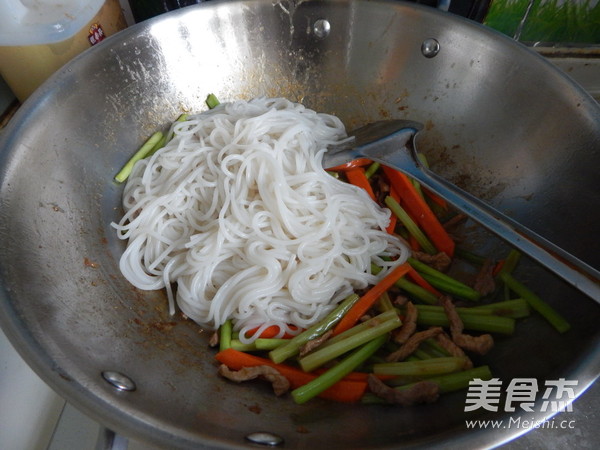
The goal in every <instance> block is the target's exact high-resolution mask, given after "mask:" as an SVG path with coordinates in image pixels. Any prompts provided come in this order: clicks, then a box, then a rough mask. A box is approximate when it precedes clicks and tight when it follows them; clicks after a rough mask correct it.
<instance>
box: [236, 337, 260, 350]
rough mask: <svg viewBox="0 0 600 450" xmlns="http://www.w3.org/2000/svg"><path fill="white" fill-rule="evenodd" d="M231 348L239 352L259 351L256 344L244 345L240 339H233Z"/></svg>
mask: <svg viewBox="0 0 600 450" xmlns="http://www.w3.org/2000/svg"><path fill="white" fill-rule="evenodd" d="M230 347H231V348H232V349H234V350H237V351H239V352H255V351H257V350H258V349H257V348H256V345H255V344H254V342H251V343H249V344H244V343H243V342H242V341H240V340H239V339H232V340H231V345H230Z"/></svg>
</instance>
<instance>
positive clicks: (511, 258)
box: [498, 249, 521, 277]
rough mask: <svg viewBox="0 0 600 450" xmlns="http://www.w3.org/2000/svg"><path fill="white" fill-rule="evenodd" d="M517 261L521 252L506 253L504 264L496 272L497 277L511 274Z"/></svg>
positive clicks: (512, 250) (513, 250) (511, 251)
mask: <svg viewBox="0 0 600 450" xmlns="http://www.w3.org/2000/svg"><path fill="white" fill-rule="evenodd" d="M519 259H521V252H520V251H519V250H515V249H511V250H510V251H509V252H508V256H507V257H506V258H505V259H504V264H503V265H502V268H501V269H500V271H499V272H498V277H499V276H500V274H503V273H508V274H510V273H512V272H513V270H515V268H516V267H517V264H518V263H519Z"/></svg>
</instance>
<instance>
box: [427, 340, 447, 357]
mask: <svg viewBox="0 0 600 450" xmlns="http://www.w3.org/2000/svg"><path fill="white" fill-rule="evenodd" d="M421 347H424V348H425V349H426V350H427V351H428V352H429V353H430V354H432V355H433V356H435V357H436V358H437V357H441V356H452V355H450V353H448V351H447V350H446V349H445V348H444V347H442V346H441V345H440V344H438V343H437V341H435V340H434V339H431V338H430V339H427V340H426V341H424V342H422V343H421Z"/></svg>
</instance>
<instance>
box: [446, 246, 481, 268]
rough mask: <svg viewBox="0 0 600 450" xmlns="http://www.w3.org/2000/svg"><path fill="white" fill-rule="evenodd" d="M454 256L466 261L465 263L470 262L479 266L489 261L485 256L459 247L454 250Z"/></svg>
mask: <svg viewBox="0 0 600 450" xmlns="http://www.w3.org/2000/svg"><path fill="white" fill-rule="evenodd" d="M454 256H456V257H457V258H461V259H464V260H465V261H468V262H470V263H472V264H475V265H477V266H481V265H483V263H484V262H485V261H486V259H487V258H486V257H485V256H481V255H478V254H476V253H473V252H470V251H469V250H466V249H464V248H462V247H459V246H456V248H455V249H454Z"/></svg>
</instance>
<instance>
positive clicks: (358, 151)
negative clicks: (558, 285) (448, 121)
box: [323, 120, 600, 303]
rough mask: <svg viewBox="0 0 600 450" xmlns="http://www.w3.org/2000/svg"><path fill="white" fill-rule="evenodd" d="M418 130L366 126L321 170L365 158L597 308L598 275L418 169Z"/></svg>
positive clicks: (398, 124) (389, 124)
mask: <svg viewBox="0 0 600 450" xmlns="http://www.w3.org/2000/svg"><path fill="white" fill-rule="evenodd" d="M422 128H423V126H422V125H421V124H419V123H417V122H411V121H406V120H386V121H380V122H374V123H371V124H368V125H366V126H364V127H362V128H359V129H357V130H355V131H354V132H352V133H351V135H353V136H354V137H355V139H354V140H353V141H352V142H349V143H348V144H344V145H342V146H339V147H331V148H330V149H328V151H327V152H326V153H325V156H324V159H323V167H325V168H328V167H335V166H338V165H341V164H343V163H345V162H348V161H350V160H352V159H356V158H365V157H366V158H369V159H372V160H373V161H378V162H380V163H382V164H385V165H386V166H389V167H393V168H395V169H397V170H399V171H401V172H403V173H405V174H406V175H408V176H410V177H412V178H414V179H415V180H417V181H418V182H419V183H422V184H423V186H426V187H427V188H429V189H431V190H432V191H433V192H435V193H436V194H438V195H440V196H441V197H443V198H445V199H446V200H447V201H448V202H449V203H451V204H452V205H454V206H455V207H456V208H457V209H459V210H460V211H462V212H464V213H465V214H467V215H468V216H469V217H470V218H472V219H473V220H475V221H476V222H478V223H480V224H481V225H483V226H484V227H485V228H487V229H488V230H490V231H492V232H493V233H495V234H496V235H498V236H499V237H501V238H502V239H504V240H505V241H507V242H508V243H509V244H511V245H512V246H514V247H515V248H517V249H519V250H520V251H522V252H523V253H525V254H527V255H529V256H530V257H531V258H532V259H534V260H536V261H537V262H539V263H540V264H542V265H543V266H545V267H546V268H547V269H549V270H551V271H552V272H554V273H555V274H556V275H558V276H560V277H561V278H563V279H564V280H565V281H567V282H568V283H570V284H572V285H573V286H574V287H576V288H577V289H579V290H580V291H581V292H583V293H584V294H586V295H588V296H589V297H591V298H592V299H594V300H595V301H596V302H599V303H600V272H599V271H598V270H596V269H594V268H593V267H591V266H589V265H588V264H586V263H585V262H583V261H581V260H580V259H578V258H576V257H575V256H573V255H571V254H570V253H568V252H567V251H565V250H563V249H562V248H560V247H558V246H557V245H555V244H553V243H552V242H550V241H548V240H547V239H545V238H543V237H542V236H540V235H538V234H537V233H535V232H533V231H532V230H530V229H528V228H527V227H525V226H523V225H521V224H520V223H518V222H516V221H515V220H513V219H511V218H510V217H508V216H506V215H504V214H503V213H501V212H500V211H498V210H496V209H494V208H493V207H491V206H490V205H488V204H486V203H484V202H483V201H481V200H479V199H478V198H477V197H475V196H473V195H471V194H469V193H468V192H465V191H463V190H462V189H460V188H458V187H457V186H455V185H454V184H452V183H450V182H448V181H447V180H445V179H444V178H442V177H440V176H439V175H436V174H435V173H434V172H432V171H431V170H429V169H428V168H427V167H425V166H423V164H421V163H420V161H419V159H418V158H417V150H416V147H415V142H414V140H415V136H416V134H417V133H418V132H419V131H420V130H421V129H422Z"/></svg>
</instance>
